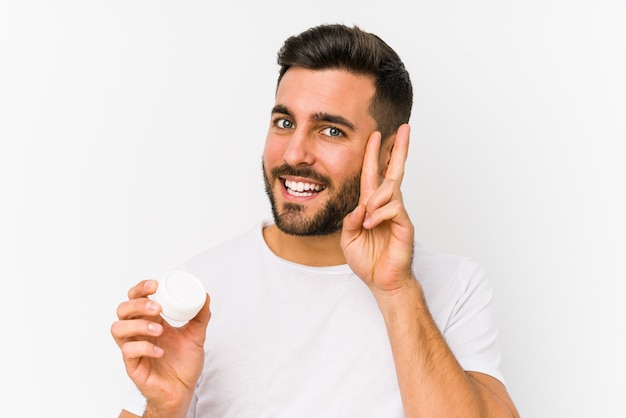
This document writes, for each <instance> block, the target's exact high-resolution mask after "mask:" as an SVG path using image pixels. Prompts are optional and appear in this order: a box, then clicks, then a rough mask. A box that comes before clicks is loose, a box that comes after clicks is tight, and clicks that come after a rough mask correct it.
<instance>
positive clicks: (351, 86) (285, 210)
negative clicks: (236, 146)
mask: <svg viewBox="0 0 626 418" xmlns="http://www.w3.org/2000/svg"><path fill="white" fill-rule="evenodd" d="M374 91H375V88H374V83H373V81H372V80H371V79H370V78H369V77H366V76H363V75H354V74H351V73H348V72H346V71H343V70H324V71H313V70H307V69H304V68H300V67H292V68H290V69H289V70H288V71H287V72H286V73H285V75H284V77H283V79H282V80H281V82H280V85H279V86H278V90H277V92H276V103H275V106H274V108H273V110H272V121H271V124H270V127H269V131H268V134H267V139H266V143H265V149H264V152H263V174H264V178H265V188H266V192H267V194H268V196H269V198H270V202H271V205H272V213H273V214H274V220H275V222H276V225H277V226H278V228H279V229H280V230H281V231H283V232H286V233H288V234H293V235H309V236H311V235H326V234H332V233H334V232H337V231H339V230H340V229H341V225H342V221H343V218H344V217H345V216H346V215H347V214H348V213H350V212H351V211H352V210H353V209H354V208H355V207H356V205H357V203H358V200H359V189H360V187H359V185H360V172H361V165H362V163H363V156H364V153H365V145H366V143H367V140H368V138H369V136H370V135H371V134H372V132H374V130H375V129H376V123H375V121H374V118H373V117H372V116H371V115H370V114H369V112H368V107H369V105H370V102H371V99H372V97H373V95H374Z"/></svg>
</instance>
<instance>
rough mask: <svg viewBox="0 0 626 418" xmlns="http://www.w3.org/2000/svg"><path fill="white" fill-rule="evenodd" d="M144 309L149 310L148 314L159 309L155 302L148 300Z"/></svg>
mask: <svg viewBox="0 0 626 418" xmlns="http://www.w3.org/2000/svg"><path fill="white" fill-rule="evenodd" d="M146 309H147V310H149V311H150V312H156V311H157V310H158V309H159V307H158V305H157V304H156V303H155V302H153V301H151V300H149V301H148V302H147V303H146Z"/></svg>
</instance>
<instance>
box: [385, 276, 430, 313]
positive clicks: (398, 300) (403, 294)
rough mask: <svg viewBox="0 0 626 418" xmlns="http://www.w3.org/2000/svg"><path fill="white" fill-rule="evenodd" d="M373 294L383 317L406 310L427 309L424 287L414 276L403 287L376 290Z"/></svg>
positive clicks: (405, 281)
mask: <svg viewBox="0 0 626 418" xmlns="http://www.w3.org/2000/svg"><path fill="white" fill-rule="evenodd" d="M373 292H374V297H375V298H376V302H377V303H378V307H379V308H380V310H381V311H382V313H383V315H387V314H391V313H398V312H400V311H403V310H406V309H409V310H411V311H413V312H415V311H416V310H417V311H419V310H420V308H426V299H425V298H424V293H423V291H422V286H421V284H420V283H419V281H418V280H417V279H416V278H415V277H413V276H410V277H409V278H407V279H406V280H404V283H403V285H402V286H399V287H396V288H394V289H389V290H382V289H375V290H373Z"/></svg>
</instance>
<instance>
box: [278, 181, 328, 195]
mask: <svg viewBox="0 0 626 418" xmlns="http://www.w3.org/2000/svg"><path fill="white" fill-rule="evenodd" d="M285 187H286V188H287V190H288V191H289V192H290V193H291V194H294V195H296V196H311V195H312V194H313V193H312V192H314V191H315V192H319V191H320V190H322V189H323V187H322V186H321V185H319V184H314V183H304V182H301V181H297V182H296V181H291V180H285ZM303 192H304V193H303Z"/></svg>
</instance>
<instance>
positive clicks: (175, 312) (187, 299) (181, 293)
mask: <svg viewBox="0 0 626 418" xmlns="http://www.w3.org/2000/svg"><path fill="white" fill-rule="evenodd" d="M152 299H154V300H155V301H157V302H159V303H160V304H161V308H162V310H161V316H162V317H163V319H165V320H166V321H167V322H168V323H169V324H170V325H172V326H175V327H180V326H183V325H185V324H186V323H187V322H188V321H189V320H190V319H192V318H193V317H195V316H196V315H197V314H198V312H199V311H200V309H202V307H203V306H204V303H205V302H206V291H205V290H204V286H203V285H202V283H201V282H200V280H198V278H196V276H194V275H193V274H191V273H189V272H186V271H183V270H172V271H170V272H168V273H167V274H165V275H164V276H163V278H161V280H159V286H158V287H157V290H156V292H155V293H154V295H153V296H152Z"/></svg>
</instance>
